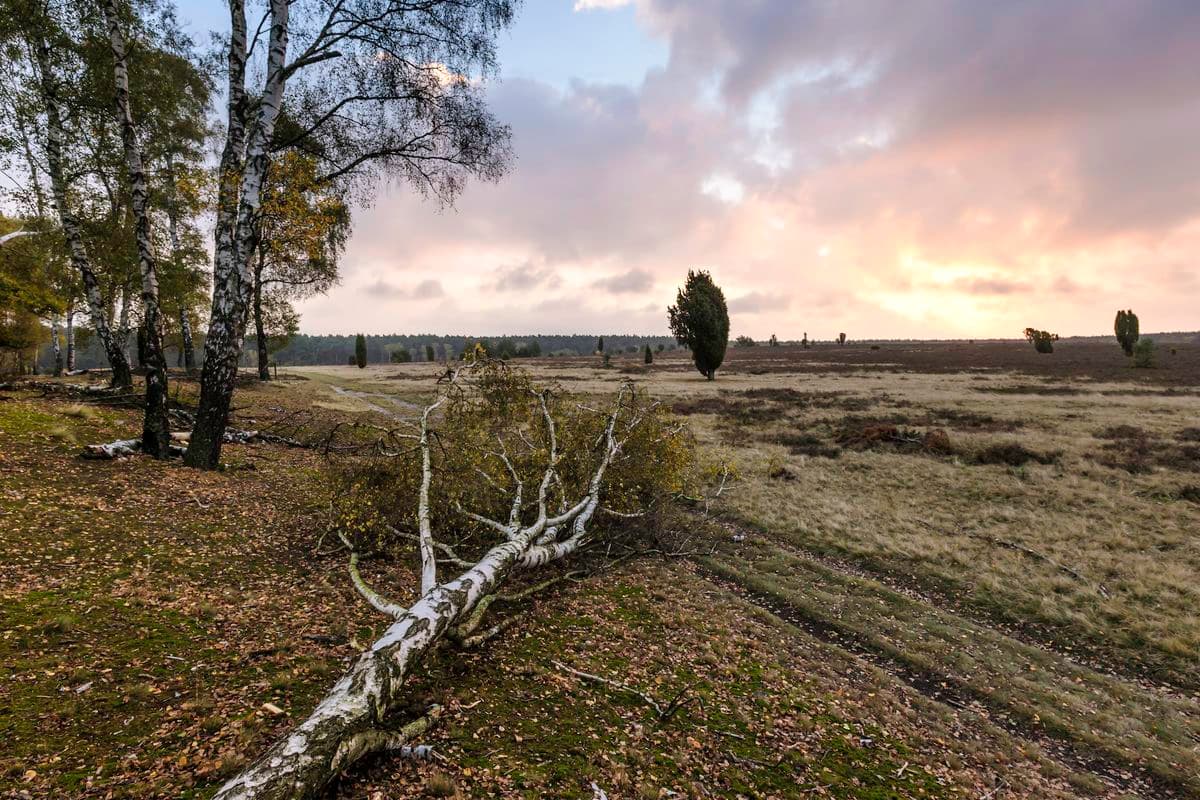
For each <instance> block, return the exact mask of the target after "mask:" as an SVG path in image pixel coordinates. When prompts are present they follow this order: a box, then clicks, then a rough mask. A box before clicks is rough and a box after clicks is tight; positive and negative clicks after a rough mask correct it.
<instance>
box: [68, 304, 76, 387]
mask: <svg viewBox="0 0 1200 800" xmlns="http://www.w3.org/2000/svg"><path fill="white" fill-rule="evenodd" d="M74 371H75V304H74V301H72V303H71V305H70V306H68V307H67V372H74Z"/></svg>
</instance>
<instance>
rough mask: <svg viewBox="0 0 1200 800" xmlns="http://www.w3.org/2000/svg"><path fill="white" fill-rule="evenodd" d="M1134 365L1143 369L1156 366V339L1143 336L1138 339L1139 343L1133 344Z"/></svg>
mask: <svg viewBox="0 0 1200 800" xmlns="http://www.w3.org/2000/svg"><path fill="white" fill-rule="evenodd" d="M1133 365H1134V366H1135V367H1140V368H1141V369H1149V368H1152V367H1153V366H1154V340H1153V339H1147V338H1144V337H1143V338H1141V339H1138V340H1137V344H1135V345H1134V346H1133Z"/></svg>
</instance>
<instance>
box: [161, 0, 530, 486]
mask: <svg viewBox="0 0 1200 800" xmlns="http://www.w3.org/2000/svg"><path fill="white" fill-rule="evenodd" d="M515 3H516V0H412V1H411V2H406V1H405V0H387V1H386V2H384V1H383V0H334V1H332V2H318V0H311V1H310V2H303V1H301V2H288V1H287V0H270V2H269V3H268V7H267V10H266V13H265V15H264V17H263V19H262V24H261V25H259V26H258V28H256V30H255V32H254V34H253V35H250V34H249V33H248V27H247V21H246V7H245V2H244V0H231V2H230V4H229V8H230V36H229V40H228V47H227V53H226V56H227V58H226V63H227V70H226V76H227V88H226V100H227V107H226V117H227V119H226V129H225V131H226V132H225V143H224V147H223V149H222V153H221V163H220V167H219V171H218V176H219V177H218V190H217V207H216V226H215V227H216V230H215V235H214V238H215V245H214V264H213V298H212V310H211V313H210V320H209V330H208V337H207V339H206V340H205V354H204V367H203V371H202V374H201V389H200V399H199V405H198V410H197V415H196V423H195V426H194V428H193V431H192V435H191V439H190V443H189V445H188V450H187V455H186V456H185V460H186V462H187V463H188V464H189V465H191V466H194V467H201V468H207V469H212V468H215V467H216V466H217V464H218V461H219V458H220V451H221V441H222V436H223V433H224V430H225V427H226V424H227V421H228V419H227V418H228V414H229V407H230V402H231V399H232V396H233V387H234V379H235V377H236V375H237V365H238V360H239V358H240V355H241V348H242V344H243V338H244V335H245V326H246V320H247V314H246V311H247V309H248V308H249V307H250V302H251V296H252V293H253V289H254V280H253V274H252V271H253V264H254V258H253V257H254V250H255V232H256V229H257V224H258V216H259V213H260V209H261V204H262V191H263V183H264V180H265V177H266V172H267V167H268V165H269V162H270V159H271V157H272V154H273V153H278V152H282V151H286V150H289V149H304V148H305V147H306V146H307V145H308V144H309V143H311V142H314V141H317V142H320V143H321V146H320V147H319V148H316V149H315V152H313V153H312V154H313V155H314V156H316V157H317V158H318V162H319V173H318V179H319V180H320V181H322V182H324V181H341V182H346V183H350V184H352V185H353V186H354V187H355V191H356V192H358V193H360V194H361V193H369V192H370V187H371V186H373V185H374V184H375V183H377V182H378V181H377V180H376V179H377V178H378V176H379V175H380V174H381V173H389V174H393V175H398V176H400V177H402V178H404V179H406V180H408V181H409V182H410V183H411V184H412V185H413V186H414V187H415V188H416V189H417V190H418V191H420V192H422V193H426V194H433V195H435V196H436V197H438V198H439V199H441V200H442V201H444V202H448V201H450V200H451V199H452V198H453V197H454V196H455V195H456V194H457V193H458V192H459V191H460V190H461V189H462V187H463V185H464V183H465V181H466V179H467V178H468V177H469V176H477V177H480V178H485V179H496V178H499V177H500V175H501V174H502V173H503V172H504V170H505V168H506V164H507V162H508V158H509V149H508V129H507V128H506V127H505V126H503V125H500V124H499V123H498V122H497V121H496V120H495V119H494V118H493V117H492V115H491V114H490V113H489V112H488V110H487V108H486V105H485V104H484V102H483V98H482V90H481V89H480V86H479V82H478V81H475V80H473V78H474V77H477V76H479V75H482V74H487V73H489V72H490V71H492V70H493V69H494V67H495V36H496V34H497V32H498V31H499V30H501V29H502V28H504V27H505V26H507V25H508V24H509V23H510V22H511V20H512V16H513V7H514V5H515ZM264 30H265V31H266V33H265V35H264V37H263V38H262V39H260V33H259V32H260V31H264ZM264 40H265V46H266V49H265V52H263V51H261V50H258V51H257V52H258V53H259V54H261V60H260V61H258V62H256V63H257V64H258V65H259V67H260V71H261V74H262V76H263V79H262V83H261V84H260V86H259V87H258V89H257V91H254V92H248V91H247V85H246V77H247V66H248V63H249V62H250V60H251V58H252V57H254V56H255V53H256V50H255V49H256V48H258V47H259V45H260V42H263V41H264ZM285 101H286V102H287V108H288V113H287V117H286V119H285V123H286V124H285V126H284V127H281V128H280V130H279V131H278V133H277V131H276V125H277V123H278V122H279V121H280V115H281V111H282V109H283V106H284V103H285Z"/></svg>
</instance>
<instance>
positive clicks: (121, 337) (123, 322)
mask: <svg viewBox="0 0 1200 800" xmlns="http://www.w3.org/2000/svg"><path fill="white" fill-rule="evenodd" d="M130 306H131V304H130V301H129V284H128V283H124V284H122V285H121V311H120V313H119V314H118V316H117V343H118V344H119V345H120V346H121V351H122V352H124V353H125V357H126V358H128V357H129V311H130Z"/></svg>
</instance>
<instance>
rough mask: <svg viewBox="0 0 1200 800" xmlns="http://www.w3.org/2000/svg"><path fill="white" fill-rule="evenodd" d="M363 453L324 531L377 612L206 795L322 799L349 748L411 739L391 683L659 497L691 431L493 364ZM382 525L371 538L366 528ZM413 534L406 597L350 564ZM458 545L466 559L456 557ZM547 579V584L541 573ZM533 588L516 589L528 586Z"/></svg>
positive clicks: (454, 382)
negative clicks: (530, 575) (244, 762)
mask: <svg viewBox="0 0 1200 800" xmlns="http://www.w3.org/2000/svg"><path fill="white" fill-rule="evenodd" d="M373 452H374V453H375V455H374V456H372V457H371V458H370V459H368V460H367V462H366V463H358V464H356V465H355V466H353V467H351V468H349V469H347V470H345V471H344V472H343V473H342V475H341V477H340V478H339V483H338V486H339V487H340V488H341V490H342V492H341V494H340V500H339V501H338V503H337V504H336V506H335V519H334V527H335V528H336V529H337V533H338V535H339V536H340V537H341V539H342V541H343V542H344V543H345V545H346V546H347V547H348V548H349V550H350V555H349V573H350V580H351V582H352V584H353V586H354V588H355V590H356V591H357V592H358V593H359V595H361V596H362V598H363V599H364V600H365V601H366V602H367V603H369V604H370V605H371V607H372V608H374V609H375V610H376V611H378V612H379V613H381V614H383V615H385V616H387V617H389V618H390V619H391V620H392V622H391V624H390V626H389V627H388V628H387V629H386V630H385V631H384V633H383V635H382V636H381V637H380V638H379V639H378V640H377V641H376V642H375V643H374V644H373V645H372V646H371V647H370V649H369V650H367V651H366V652H364V653H363V654H362V655H361V656H359V658H358V659H357V660H356V661H355V662H354V664H353V665H352V666H351V667H350V669H349V671H348V672H346V673H345V674H344V675H343V676H342V678H341V679H340V680H339V681H338V682H337V683H336V685H334V687H333V688H332V689H331V690H330V692H329V694H327V695H326V696H325V698H324V699H323V700H322V701H321V702H320V703H319V704H318V705H317V707H316V709H314V710H313V712H312V713H311V714H310V715H309V716H308V718H307V719H305V720H304V721H303V722H301V723H300V724H299V725H298V726H297V727H295V728H294V729H293V730H292V731H291V732H290V733H288V734H287V735H285V736H284V737H283V738H281V739H279V740H278V741H276V742H275V743H274V744H273V745H272V746H271V747H270V748H269V749H268V750H267V751H266V752H265V753H263V754H262V755H261V756H260V757H259V758H258V759H257V760H256V761H255V762H254V763H253V764H251V765H250V766H249V767H247V768H246V769H245V770H244V771H243V772H242V773H241V774H240V775H238V776H237V777H235V778H233V779H232V780H230V781H229V782H228V783H226V784H225V785H224V786H222V787H221V789H220V790H219V791H218V792H217V794H216V795H215V798H217V799H218V800H235V798H237V799H239V800H242V799H245V800H249V799H250V798H255V799H256V800H266V799H268V798H269V799H270V800H281V799H282V798H314V797H318V796H321V795H322V793H323V792H324V790H325V789H326V788H327V787H328V786H329V784H330V783H331V782H332V781H333V780H335V778H336V777H337V775H338V774H339V772H341V771H342V770H344V769H346V768H347V767H349V766H350V765H351V764H353V763H354V762H355V761H357V760H359V759H361V758H363V757H364V756H366V755H368V754H372V753H377V752H381V751H397V750H400V749H401V748H405V747H410V746H411V738H412V732H413V731H414V730H416V729H419V728H420V726H416V727H415V728H414V727H406V726H404V723H403V721H402V720H395V719H393V716H394V715H393V710H395V709H397V708H399V707H401V706H403V705H404V702H403V700H404V686H405V681H406V679H407V678H408V677H409V675H410V674H412V672H413V670H414V669H415V668H416V667H417V666H418V665H419V663H420V662H421V659H422V658H423V657H424V656H426V655H427V654H429V653H430V652H431V651H432V650H433V649H435V648H436V647H438V646H439V645H440V644H442V643H450V642H458V643H461V644H465V645H467V646H470V645H471V644H478V643H479V642H480V641H482V640H483V639H486V638H487V637H489V636H490V635H492V632H499V631H500V630H503V629H504V627H506V624H505V622H504V621H501V622H499V623H496V624H493V625H491V626H490V627H489V628H486V629H484V630H483V632H482V633H480V629H481V627H482V626H483V623H484V619H485V615H486V614H487V612H488V609H489V607H491V606H493V605H494V604H496V603H501V602H502V601H504V600H506V599H507V600H513V599H515V598H514V597H513V596H504V595H501V594H499V589H500V588H501V587H502V586H504V584H505V583H506V582H507V581H509V580H510V579H511V578H513V577H514V576H516V575H518V574H520V573H523V572H526V571H530V570H534V569H536V568H539V567H543V566H545V565H548V564H551V563H552V562H556V561H559V560H562V559H564V558H567V557H569V556H571V555H572V554H575V553H578V552H579V551H580V550H581V549H583V548H585V547H586V546H587V545H588V544H589V543H591V542H593V541H594V540H596V539H597V538H599V537H600V536H602V535H604V529H603V525H602V523H601V522H600V521H599V520H600V516H601V515H598V513H597V512H599V511H601V510H605V511H611V512H612V513H611V514H608V515H604V516H606V517H607V518H608V519H611V520H615V521H616V523H617V524H621V525H628V524H629V522H628V520H627V519H626V517H628V516H629V515H632V514H636V513H637V512H638V510H639V509H642V508H645V507H646V506H647V505H648V504H649V503H652V502H653V501H654V499H655V498H656V497H659V496H663V495H668V494H674V493H676V492H678V491H679V490H680V488H681V486H680V482H681V480H682V476H683V475H684V474H685V473H686V471H687V469H688V467H689V465H690V463H691V447H690V442H689V441H688V440H687V439H686V437H685V436H684V435H683V431H682V427H681V426H678V425H674V424H673V423H672V422H671V421H670V419H669V417H668V416H667V415H666V414H665V413H664V412H663V411H662V410H661V408H660V407H659V406H658V405H657V404H655V403H651V402H650V401H648V400H647V398H646V397H645V396H644V395H643V394H642V393H639V392H637V391H635V390H634V388H633V387H632V386H631V385H625V386H623V387H622V388H621V390H620V391H619V393H618V394H617V396H616V398H615V399H614V401H613V402H612V404H611V406H610V407H609V408H608V409H607V410H605V411H601V410H597V409H593V408H589V407H587V406H586V405H583V404H582V403H577V402H573V401H572V400H571V399H570V398H568V397H566V396H564V395H562V394H559V393H556V392H552V391H549V390H545V389H539V388H536V387H534V386H532V385H531V384H530V382H529V380H528V378H527V377H526V376H524V374H522V373H519V372H517V371H515V370H511V369H509V368H507V367H505V366H504V365H502V364H498V363H495V362H487V361H484V362H480V363H473V364H468V365H466V366H464V367H462V368H461V369H459V370H458V371H455V372H452V373H448V374H447V375H446V376H445V377H444V378H443V379H442V381H441V382H440V389H439V392H438V396H437V398H436V399H435V400H434V401H433V402H431V403H430V404H429V405H428V406H426V407H425V408H424V410H423V411H422V413H421V414H420V416H419V418H417V419H415V420H413V422H412V424H411V426H408V427H406V428H404V429H400V430H391V431H388V432H387V434H386V436H382V437H380V439H379V441H378V442H377V443H376V446H375V447H374V448H373ZM381 537H382V538H381ZM380 541H383V542H384V544H383V548H384V549H387V548H388V547H389V546H395V545H397V544H398V543H400V542H404V543H406V544H410V543H411V542H413V541H415V543H416V545H417V548H416V549H417V554H418V563H419V570H418V575H419V580H418V581H417V585H418V587H417V588H416V589H415V598H410V599H408V600H404V601H402V600H400V599H397V598H396V597H394V596H393V595H392V594H390V593H389V594H385V593H383V592H381V591H380V590H379V589H377V588H375V587H373V586H371V585H370V584H369V583H368V581H367V580H366V579H364V577H363V576H362V574H361V573H360V571H359V563H360V557H361V554H362V551H363V550H364V549H365V548H375V549H378V548H379V547H380V545H379V542H380ZM466 547H471V548H473V549H474V550H476V551H480V550H481V552H480V553H479V555H477V556H474V557H468V558H464V557H461V556H460V552H466V550H465V548H466ZM546 583H549V582H546ZM538 588H539V587H538V586H534V587H532V589H530V590H527V592H528V591H536V590H537V589H538Z"/></svg>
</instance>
